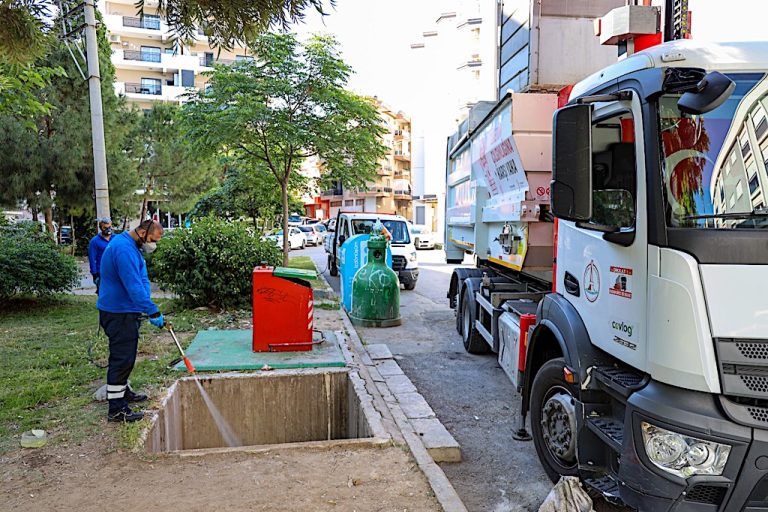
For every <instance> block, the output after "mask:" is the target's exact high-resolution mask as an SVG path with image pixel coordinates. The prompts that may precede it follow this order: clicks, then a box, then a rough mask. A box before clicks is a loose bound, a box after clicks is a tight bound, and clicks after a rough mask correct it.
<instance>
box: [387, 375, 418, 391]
mask: <svg viewBox="0 0 768 512" xmlns="http://www.w3.org/2000/svg"><path fill="white" fill-rule="evenodd" d="M384 378H385V379H386V380H387V387H388V388H389V390H390V391H391V392H392V393H393V394H395V395H397V394H400V393H415V392H416V386H414V385H413V382H411V379H409V378H408V377H406V376H405V375H391V376H389V377H384Z"/></svg>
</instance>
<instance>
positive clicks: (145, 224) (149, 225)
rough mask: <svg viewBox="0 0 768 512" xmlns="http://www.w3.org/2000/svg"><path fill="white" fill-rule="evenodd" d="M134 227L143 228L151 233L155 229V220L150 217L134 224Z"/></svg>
mask: <svg viewBox="0 0 768 512" xmlns="http://www.w3.org/2000/svg"><path fill="white" fill-rule="evenodd" d="M136 229H144V230H146V231H147V233H151V232H152V231H154V230H155V221H153V220H152V219H147V220H143V221H141V224H139V225H138V226H136Z"/></svg>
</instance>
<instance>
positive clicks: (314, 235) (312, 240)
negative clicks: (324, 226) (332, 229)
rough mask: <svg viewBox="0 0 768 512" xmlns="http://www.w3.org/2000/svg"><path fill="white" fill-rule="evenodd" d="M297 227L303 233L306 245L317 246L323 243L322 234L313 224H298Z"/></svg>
mask: <svg viewBox="0 0 768 512" xmlns="http://www.w3.org/2000/svg"><path fill="white" fill-rule="evenodd" d="M299 229H300V230H301V232H302V233H304V238H305V239H306V241H307V245H312V246H315V247H316V246H318V245H320V244H322V243H323V234H322V233H321V232H320V230H319V229H317V227H316V226H315V225H309V226H299Z"/></svg>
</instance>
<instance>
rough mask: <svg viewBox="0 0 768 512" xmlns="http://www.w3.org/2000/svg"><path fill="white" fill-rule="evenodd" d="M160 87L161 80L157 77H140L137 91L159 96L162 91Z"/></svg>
mask: <svg viewBox="0 0 768 512" xmlns="http://www.w3.org/2000/svg"><path fill="white" fill-rule="evenodd" d="M162 88H163V86H162V82H161V81H160V79H159V78H142V79H141V88H140V89H139V92H140V93H141V94H152V95H155V96H159V95H160V94H161V92H162Z"/></svg>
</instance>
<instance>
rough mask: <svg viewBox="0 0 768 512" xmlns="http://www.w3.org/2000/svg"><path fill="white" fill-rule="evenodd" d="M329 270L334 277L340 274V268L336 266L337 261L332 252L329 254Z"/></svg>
mask: <svg viewBox="0 0 768 512" xmlns="http://www.w3.org/2000/svg"><path fill="white" fill-rule="evenodd" d="M328 272H330V273H331V275H332V276H333V277H336V276H337V275H339V269H338V268H336V262H335V261H334V258H333V256H331V255H330V254H329V255H328Z"/></svg>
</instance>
